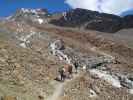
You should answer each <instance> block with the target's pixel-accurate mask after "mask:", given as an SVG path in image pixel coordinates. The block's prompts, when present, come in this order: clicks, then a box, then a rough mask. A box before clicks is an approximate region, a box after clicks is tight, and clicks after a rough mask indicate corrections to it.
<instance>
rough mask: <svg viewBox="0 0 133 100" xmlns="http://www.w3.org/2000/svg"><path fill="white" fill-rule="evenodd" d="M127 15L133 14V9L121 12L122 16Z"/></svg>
mask: <svg viewBox="0 0 133 100" xmlns="http://www.w3.org/2000/svg"><path fill="white" fill-rule="evenodd" d="M126 15H133V9H130V10H127V11H124V12H122V13H121V14H120V16H126Z"/></svg>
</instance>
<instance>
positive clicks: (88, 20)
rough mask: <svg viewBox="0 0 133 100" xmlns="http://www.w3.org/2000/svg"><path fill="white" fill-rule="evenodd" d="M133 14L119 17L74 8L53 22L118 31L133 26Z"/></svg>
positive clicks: (104, 30)
mask: <svg viewBox="0 0 133 100" xmlns="http://www.w3.org/2000/svg"><path fill="white" fill-rule="evenodd" d="M132 19H133V16H132V15H130V16H125V17H123V18H122V17H119V16H116V15H111V14H105V13H99V12H96V11H90V10H85V9H80V8H77V9H74V10H70V11H68V12H66V13H64V16H63V17H61V18H60V19H57V20H52V21H51V23H52V24H55V25H58V26H66V27H76V28H77V27H78V28H83V29H92V30H97V31H101V32H110V33H113V32H117V31H119V30H120V29H123V28H131V27H133V24H132V23H133V22H132Z"/></svg>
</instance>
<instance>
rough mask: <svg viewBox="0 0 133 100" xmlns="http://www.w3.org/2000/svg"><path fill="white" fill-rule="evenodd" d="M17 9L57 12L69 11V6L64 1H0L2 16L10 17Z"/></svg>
mask: <svg viewBox="0 0 133 100" xmlns="http://www.w3.org/2000/svg"><path fill="white" fill-rule="evenodd" d="M17 8H47V9H48V11H50V12H55V11H64V10H66V9H69V6H68V5H67V4H66V3H64V0H0V16H9V15H11V14H12V13H13V12H15V11H16V9H17Z"/></svg>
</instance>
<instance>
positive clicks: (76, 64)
mask: <svg viewBox="0 0 133 100" xmlns="http://www.w3.org/2000/svg"><path fill="white" fill-rule="evenodd" d="M74 67H75V70H76V73H77V72H78V63H77V62H76V61H75V62H74Z"/></svg>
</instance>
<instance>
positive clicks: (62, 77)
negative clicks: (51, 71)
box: [58, 67, 65, 81]
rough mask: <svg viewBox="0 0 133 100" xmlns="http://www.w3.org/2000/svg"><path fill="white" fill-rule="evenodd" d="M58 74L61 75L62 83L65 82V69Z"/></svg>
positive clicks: (61, 69)
mask: <svg viewBox="0 0 133 100" xmlns="http://www.w3.org/2000/svg"><path fill="white" fill-rule="evenodd" d="M58 72H59V74H60V81H64V79H65V70H64V68H63V67H62V68H60V69H59V71H58Z"/></svg>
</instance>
